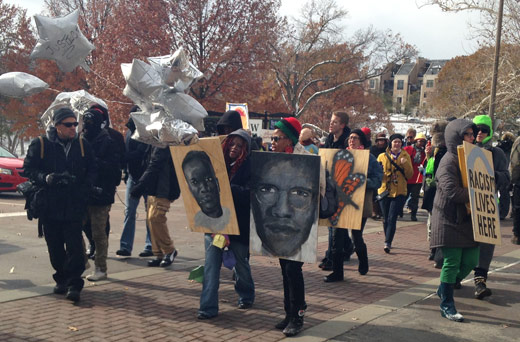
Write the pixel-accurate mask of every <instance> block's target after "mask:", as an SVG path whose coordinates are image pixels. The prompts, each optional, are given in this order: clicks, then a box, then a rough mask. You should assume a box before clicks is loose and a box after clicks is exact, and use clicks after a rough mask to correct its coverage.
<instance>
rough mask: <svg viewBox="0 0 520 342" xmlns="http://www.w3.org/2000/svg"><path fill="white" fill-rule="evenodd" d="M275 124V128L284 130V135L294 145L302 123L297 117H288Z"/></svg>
mask: <svg viewBox="0 0 520 342" xmlns="http://www.w3.org/2000/svg"><path fill="white" fill-rule="evenodd" d="M275 126H276V128H279V129H280V130H282V132H284V133H285V135H287V137H288V138H289V139H291V141H292V143H293V145H296V143H297V142H298V138H299V136H300V132H301V131H302V125H301V123H300V121H298V119H296V118H293V117H288V118H285V119H282V120H280V121H278V122H277V123H276V124H275Z"/></svg>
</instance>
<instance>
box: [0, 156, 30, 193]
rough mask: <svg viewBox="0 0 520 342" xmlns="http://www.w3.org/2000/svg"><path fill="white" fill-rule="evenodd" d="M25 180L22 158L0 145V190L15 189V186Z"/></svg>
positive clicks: (10, 190)
mask: <svg viewBox="0 0 520 342" xmlns="http://www.w3.org/2000/svg"><path fill="white" fill-rule="evenodd" d="M25 181H27V178H25V177H24V174H23V159H20V158H17V157H16V156H15V155H13V154H12V153H10V152H9V151H7V150H6V149H4V148H3V147H0V192H12V191H16V186H17V185H18V184H20V183H23V182H25Z"/></svg>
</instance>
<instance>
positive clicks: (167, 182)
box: [136, 146, 181, 201]
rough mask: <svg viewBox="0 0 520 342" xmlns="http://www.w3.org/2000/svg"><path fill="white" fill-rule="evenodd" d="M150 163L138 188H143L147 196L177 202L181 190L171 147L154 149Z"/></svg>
mask: <svg viewBox="0 0 520 342" xmlns="http://www.w3.org/2000/svg"><path fill="white" fill-rule="evenodd" d="M149 159H150V161H149V163H148V166H147V167H146V170H145V171H144V173H143V175H142V176H141V178H140V179H139V182H138V184H137V185H136V187H138V188H139V187H142V188H143V189H144V194H145V195H150V196H155V197H158V198H167V199H169V200H170V201H175V200H176V199H177V198H179V196H180V194H181V190H180V188H179V182H178V181H177V175H176V173H175V168H174V166H173V161H172V155H171V153H170V148H169V147H163V148H161V147H156V146H154V147H152V149H151V150H150V158H149Z"/></svg>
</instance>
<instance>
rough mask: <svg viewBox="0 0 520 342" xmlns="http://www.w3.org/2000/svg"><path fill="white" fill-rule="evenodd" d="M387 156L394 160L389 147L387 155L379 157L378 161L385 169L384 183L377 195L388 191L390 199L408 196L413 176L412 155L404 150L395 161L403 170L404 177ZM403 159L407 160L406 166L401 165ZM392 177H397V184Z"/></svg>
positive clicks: (383, 154) (382, 154)
mask: <svg viewBox="0 0 520 342" xmlns="http://www.w3.org/2000/svg"><path fill="white" fill-rule="evenodd" d="M387 155H388V156H389V157H390V158H392V155H391V153H390V148H389V147H388V148H387V149H386V151H385V153H381V154H380V155H379V157H377V161H378V162H379V164H381V166H382V167H383V181H382V184H381V187H380V188H379V190H378V191H377V193H378V194H380V193H382V192H384V191H386V190H388V197H392V198H395V197H397V196H399V195H405V196H406V194H407V193H408V187H407V180H408V179H409V178H410V177H412V175H413V169H412V161H411V160H410V155H409V154H408V153H407V152H406V151H405V150H404V149H402V150H401V153H400V154H399V156H398V157H397V160H395V163H396V164H397V165H398V166H400V167H401V168H402V169H403V171H404V175H403V174H402V172H400V171H399V170H398V169H397V168H396V167H395V166H394V165H392V163H391V162H390V160H389V159H388V158H387ZM401 157H404V158H405V159H406V161H405V162H404V164H402V163H401ZM405 176H406V177H405ZM392 177H396V179H397V184H395V183H394V182H393V181H392Z"/></svg>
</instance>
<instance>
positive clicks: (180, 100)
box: [156, 91, 208, 131]
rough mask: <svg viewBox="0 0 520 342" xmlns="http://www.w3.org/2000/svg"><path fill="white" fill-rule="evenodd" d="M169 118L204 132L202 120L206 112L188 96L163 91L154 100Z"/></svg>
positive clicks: (206, 114)
mask: <svg viewBox="0 0 520 342" xmlns="http://www.w3.org/2000/svg"><path fill="white" fill-rule="evenodd" d="M156 103H157V104H160V105H161V106H163V108H164V110H165V111H166V113H168V114H169V115H170V116H171V117H173V118H176V119H180V120H183V121H186V122H188V123H190V124H191V125H192V126H193V127H195V128H196V129H197V130H199V131H204V118H205V117H206V116H208V112H207V111H206V109H204V107H202V105H201V104H200V103H199V102H198V101H197V100H195V99H194V98H193V97H191V96H190V95H187V94H184V93H175V92H171V91H163V92H162V93H161V94H160V95H159V97H158V98H157V100H156Z"/></svg>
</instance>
